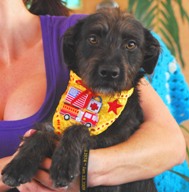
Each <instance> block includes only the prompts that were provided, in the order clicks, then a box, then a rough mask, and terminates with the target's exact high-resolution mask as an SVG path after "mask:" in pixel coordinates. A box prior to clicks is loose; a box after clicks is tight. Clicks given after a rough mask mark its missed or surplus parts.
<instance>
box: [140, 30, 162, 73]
mask: <svg viewBox="0 0 189 192" xmlns="http://www.w3.org/2000/svg"><path fill="white" fill-rule="evenodd" d="M144 34H145V51H144V62H143V65H142V68H143V69H144V71H145V72H146V73H147V74H151V73H153V71H154V68H155V66H156V63H157V61H158V57H159V54H160V44H159V42H158V41H157V39H155V38H154V37H153V35H152V34H151V33H150V31H149V30H147V29H144Z"/></svg>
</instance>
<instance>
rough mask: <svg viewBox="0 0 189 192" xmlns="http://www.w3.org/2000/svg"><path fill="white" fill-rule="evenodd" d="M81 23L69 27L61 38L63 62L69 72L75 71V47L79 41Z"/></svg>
mask: <svg viewBox="0 0 189 192" xmlns="http://www.w3.org/2000/svg"><path fill="white" fill-rule="evenodd" d="M81 26H82V22H78V23H77V24H76V25H75V26H73V27H70V28H69V29H68V30H67V31H66V32H65V33H64V36H63V41H62V48H63V56H64V61H65V63H66V65H67V66H68V68H69V69H70V70H73V71H76V70H77V63H76V62H77V61H76V47H77V44H78V40H79V36H80V35H79V34H80V30H81Z"/></svg>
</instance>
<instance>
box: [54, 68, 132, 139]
mask: <svg viewBox="0 0 189 192" xmlns="http://www.w3.org/2000/svg"><path fill="white" fill-rule="evenodd" d="M133 90H134V88H131V89H130V90H128V91H122V92H121V93H116V94H115V95H114V96H108V95H102V94H96V93H93V92H92V91H91V90H90V89H88V88H87V87H85V85H83V83H82V81H81V79H80V78H79V77H78V76H77V75H76V74H75V73H74V72H72V71H71V72H70V80H69V83H68V87H67V89H66V91H65V92H64V94H63V95H62V97H61V99H60V102H59V104H58V107H57V108H56V112H55V114H54V116H53V126H54V128H55V132H56V133H57V134H62V133H63V132H64V130H65V129H66V128H67V127H69V126H71V125H73V124H84V125H86V126H87V127H88V128H89V131H90V135H91V136H92V135H98V134H100V133H102V132H103V131H105V130H106V129H107V128H108V127H109V126H110V125H111V124H112V123H113V122H114V121H115V120H116V119H117V118H118V117H119V115H120V114H121V112H122V111H123V109H124V107H125V105H126V103H127V100H128V98H129V97H130V96H131V95H132V93H133Z"/></svg>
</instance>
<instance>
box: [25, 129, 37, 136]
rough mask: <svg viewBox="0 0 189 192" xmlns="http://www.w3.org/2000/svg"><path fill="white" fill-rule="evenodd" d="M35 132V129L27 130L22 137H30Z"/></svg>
mask: <svg viewBox="0 0 189 192" xmlns="http://www.w3.org/2000/svg"><path fill="white" fill-rule="evenodd" d="M35 132H36V130H35V129H29V130H28V131H26V133H25V134H24V137H30V136H31V135H33V134H34V133H35Z"/></svg>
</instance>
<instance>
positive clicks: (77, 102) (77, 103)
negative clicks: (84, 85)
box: [65, 87, 88, 108]
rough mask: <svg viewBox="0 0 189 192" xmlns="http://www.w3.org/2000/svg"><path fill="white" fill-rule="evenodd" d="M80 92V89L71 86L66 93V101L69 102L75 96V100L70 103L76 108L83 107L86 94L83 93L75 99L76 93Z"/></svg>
mask: <svg viewBox="0 0 189 192" xmlns="http://www.w3.org/2000/svg"><path fill="white" fill-rule="evenodd" d="M81 93H82V91H81V90H79V89H76V88H74V87H71V88H70V89H69V91H68V93H67V95H66V99H65V100H66V102H68V103H69V104H70V103H71V102H72V101H73V100H74V99H75V98H76V100H75V101H74V102H73V103H72V105H73V106H75V107H78V108H83V106H84V105H85V102H86V100H87V97H88V94H83V95H82V96H81V97H79V98H78V99H77V97H78V95H80V94H81Z"/></svg>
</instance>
